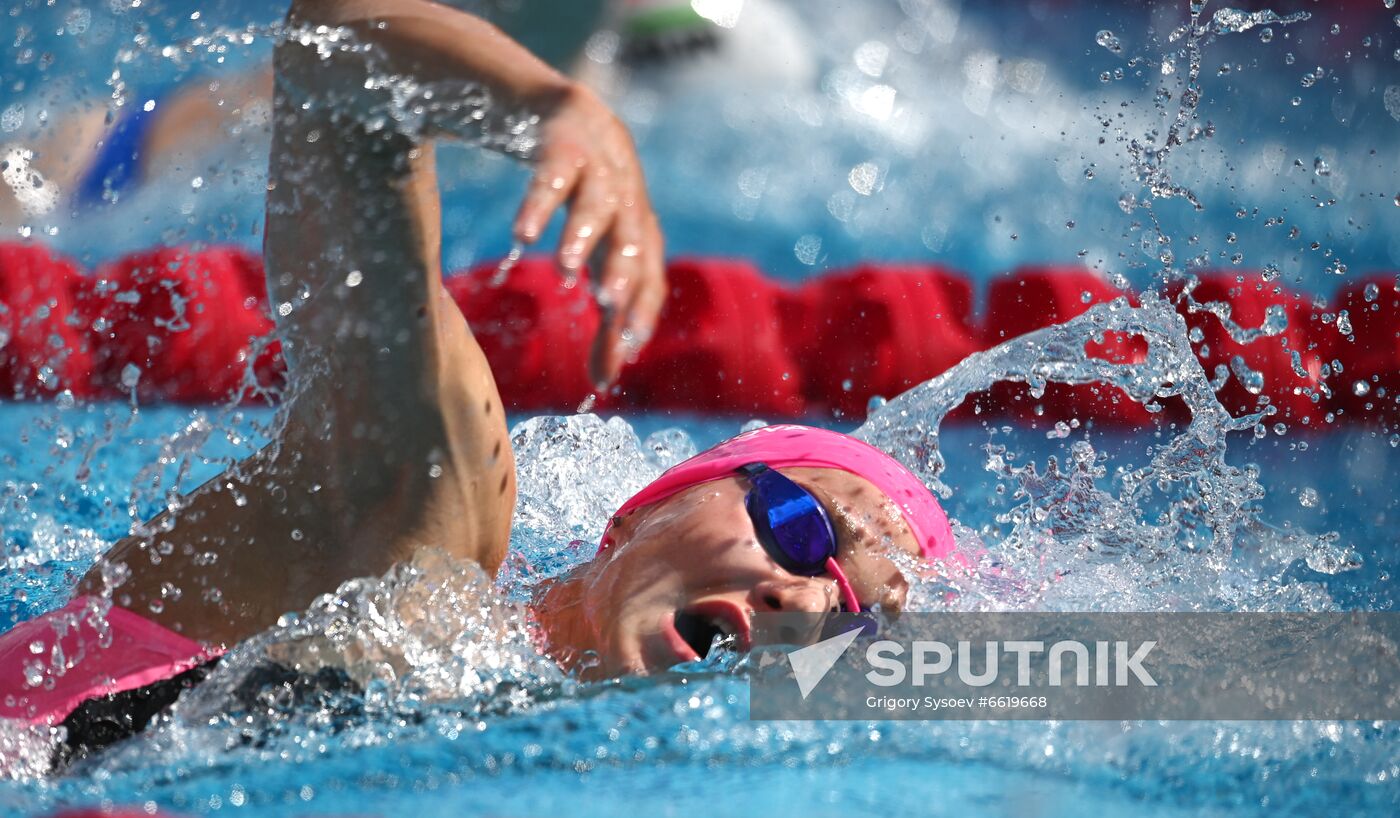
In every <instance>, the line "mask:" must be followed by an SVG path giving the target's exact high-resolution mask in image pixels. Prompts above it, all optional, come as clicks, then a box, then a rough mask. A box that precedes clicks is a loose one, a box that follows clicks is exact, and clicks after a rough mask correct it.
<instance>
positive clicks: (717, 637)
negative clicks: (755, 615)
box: [676, 600, 751, 657]
mask: <svg viewBox="0 0 1400 818" xmlns="http://www.w3.org/2000/svg"><path fill="white" fill-rule="evenodd" d="M676 632H677V633H679V634H680V637H681V638H682V639H684V640H685V643H686V644H687V645H689V646H690V647H691V649H692V650H694V651H695V653H696V655H697V656H702V657H703V656H707V655H708V654H709V653H710V649H711V648H713V647H714V646H715V645H716V644H718V645H719V646H721V647H724V648H728V649H729V650H745V651H746V650H748V649H749V648H750V647H751V644H750V635H749V613H748V611H745V610H744V609H743V608H740V607H739V606H738V605H735V604H734V603H732V602H726V601H724V600H710V601H707V602H697V603H695V604H694V605H689V606H687V607H685V608H683V609H681V610H679V611H676Z"/></svg>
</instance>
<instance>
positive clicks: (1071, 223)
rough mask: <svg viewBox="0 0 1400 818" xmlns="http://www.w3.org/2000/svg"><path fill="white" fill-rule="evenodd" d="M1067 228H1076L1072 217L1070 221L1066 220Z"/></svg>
mask: <svg viewBox="0 0 1400 818" xmlns="http://www.w3.org/2000/svg"><path fill="white" fill-rule="evenodd" d="M1065 229H1066V230H1073V229H1074V219H1070V220H1069V221H1067V222H1065Z"/></svg>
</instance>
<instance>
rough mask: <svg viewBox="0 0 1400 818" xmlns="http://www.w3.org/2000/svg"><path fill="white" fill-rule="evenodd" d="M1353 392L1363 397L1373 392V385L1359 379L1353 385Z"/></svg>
mask: <svg viewBox="0 0 1400 818" xmlns="http://www.w3.org/2000/svg"><path fill="white" fill-rule="evenodd" d="M1351 394H1353V395H1355V396H1357V397H1358V398H1363V397H1365V396H1367V395H1369V394H1371V385H1370V384H1369V383H1366V382H1365V381H1357V382H1356V383H1353V384H1352V385H1351Z"/></svg>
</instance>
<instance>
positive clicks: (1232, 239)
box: [1225, 233, 1240, 244]
mask: <svg viewBox="0 0 1400 818" xmlns="http://www.w3.org/2000/svg"><path fill="white" fill-rule="evenodd" d="M1239 240H1240V237H1239V236H1237V235H1235V234H1234V233H1226V234H1225V241H1226V242H1228V243H1230V244H1234V243H1235V242H1237V241H1239Z"/></svg>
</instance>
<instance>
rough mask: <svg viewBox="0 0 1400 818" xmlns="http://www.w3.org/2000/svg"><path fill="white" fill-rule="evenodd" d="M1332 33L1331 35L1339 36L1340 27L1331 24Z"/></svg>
mask: <svg viewBox="0 0 1400 818" xmlns="http://www.w3.org/2000/svg"><path fill="white" fill-rule="evenodd" d="M1332 33H1333V34H1341V33H1342V27H1341V26H1339V25H1337V24H1336V23H1333V24H1332Z"/></svg>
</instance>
